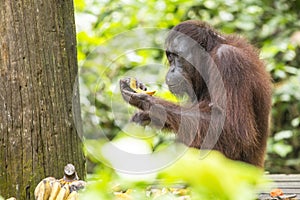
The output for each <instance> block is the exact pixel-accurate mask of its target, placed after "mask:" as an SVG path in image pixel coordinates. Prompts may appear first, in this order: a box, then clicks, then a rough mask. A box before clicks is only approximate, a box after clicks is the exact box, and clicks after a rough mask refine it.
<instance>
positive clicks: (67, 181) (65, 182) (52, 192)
mask: <svg viewBox="0 0 300 200" xmlns="http://www.w3.org/2000/svg"><path fill="white" fill-rule="evenodd" d="M85 185H86V182H85V181H82V180H79V178H78V176H77V173H76V171H75V167H74V166H73V165H72V164H67V165H66V166H65V169H64V177H63V178H61V179H55V178H54V177H47V178H44V179H43V180H42V181H41V182H40V183H39V184H38V185H37V186H36V188H35V190H34V196H35V199H36V200H78V190H80V189H83V188H84V187H85Z"/></svg>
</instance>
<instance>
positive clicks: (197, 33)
mask: <svg viewBox="0 0 300 200" xmlns="http://www.w3.org/2000/svg"><path fill="white" fill-rule="evenodd" d="M173 30H176V31H179V32H181V33H183V34H186V35H188V36H190V37H191V38H193V39H194V40H196V41H197V42H198V43H199V44H201V46H202V47H204V48H205V50H207V51H208V52H209V53H210V55H211V57H212V58H213V60H214V62H215V64H216V66H217V68H218V70H219V71H220V73H221V76H222V78H223V82H224V87H225V90H226V97H227V103H226V110H225V113H226V118H225V123H224V127H223V129H222V133H221V135H220V138H219V140H218V142H217V143H216V145H215V146H214V149H216V150H219V151H221V152H222V153H224V155H226V156H227V157H228V158H231V159H234V160H241V161H244V162H247V163H251V164H253V165H256V166H259V167H263V165H264V155H265V149H266V141H267V137H268V127H269V113H270V108H271V81H270V76H269V74H268V73H267V72H266V70H265V66H264V63H263V62H262V61H261V60H260V59H259V52H258V50H257V49H255V48H254V47H253V46H252V45H250V44H249V43H248V42H247V41H245V40H244V39H242V38H240V37H238V36H234V35H229V36H226V35H221V34H219V33H217V32H216V31H215V30H214V29H212V28H211V27H210V26H208V25H207V24H205V23H203V22H200V21H187V22H183V23H181V24H179V25H177V26H176V27H174V29H173ZM172 36H173V35H172V33H171V35H169V37H168V39H167V42H166V44H167V46H168V45H169V44H170V43H171V42H172V39H173V38H172ZM194 56H195V58H197V55H194ZM208 70H209V69H208ZM188 76H189V78H191V80H192V84H193V88H194V90H195V93H196V95H197V99H198V104H197V108H198V110H200V113H201V114H200V115H201V120H199V119H197V117H193V116H195V115H196V114H197V113H195V110H196V111H197V109H195V107H194V108H184V107H180V106H178V105H175V104H173V103H170V102H167V101H165V100H162V99H159V98H156V97H152V96H147V97H145V96H144V97H143V98H140V97H138V96H134V95H131V98H132V100H130V101H129V103H131V104H132V105H134V106H137V107H138V108H140V109H142V110H143V111H142V112H140V113H138V114H137V115H136V116H135V117H134V118H133V121H136V122H139V120H141V118H143V119H142V120H144V119H145V116H149V118H150V119H151V120H152V121H153V122H154V123H158V122H161V121H164V119H165V118H164V117H162V115H164V116H166V122H165V123H164V124H163V125H164V126H165V127H166V128H169V129H171V130H173V131H174V132H176V133H177V136H178V139H179V141H181V142H183V143H185V144H187V145H189V146H191V147H196V148H201V145H202V143H203V139H204V138H205V136H206V134H207V131H208V127H209V125H210V123H211V126H213V128H214V125H217V123H219V122H218V121H217V122H214V121H212V122H210V119H211V118H210V116H211V111H212V108H211V107H210V103H211V95H209V93H208V90H207V85H206V83H204V82H203V79H202V78H201V76H200V74H198V75H197V74H195V73H194V72H191V73H190V74H188ZM212 78H213V77H212ZM215 91H218V90H215ZM215 102H218V99H217V100H216V101H215ZM214 106H217V105H214ZM163 111H165V112H166V113H162V112H163ZM193 112H194V114H193ZM182 113H186V116H185V117H184V118H182V116H183V115H185V114H182ZM141 116H142V117H141ZM195 132H196V134H194V133H195Z"/></svg>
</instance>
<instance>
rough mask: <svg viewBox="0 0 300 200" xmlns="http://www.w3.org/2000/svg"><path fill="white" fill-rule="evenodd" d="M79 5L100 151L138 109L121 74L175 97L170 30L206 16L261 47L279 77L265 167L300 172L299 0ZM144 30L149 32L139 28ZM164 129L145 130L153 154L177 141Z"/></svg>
mask: <svg viewBox="0 0 300 200" xmlns="http://www.w3.org/2000/svg"><path fill="white" fill-rule="evenodd" d="M75 6H76V21H77V33H78V35H77V38H78V59H79V63H80V85H81V88H80V90H81V104H82V116H83V122H84V124H83V125H84V132H85V137H86V138H87V139H92V140H94V141H95V142H96V144H94V143H93V142H90V143H89V142H88V143H87V149H95V147H97V145H98V143H97V141H98V142H99V141H103V138H106V139H109V140H114V139H116V136H118V135H120V134H121V133H122V134H123V135H126V134H128V132H126V131H125V132H124V129H126V127H127V124H128V120H129V118H130V116H131V115H132V114H133V113H134V112H135V109H134V108H132V107H130V106H128V105H127V104H125V103H124V101H123V100H122V98H121V96H120V92H119V90H118V81H119V79H120V78H121V77H124V76H134V77H136V78H138V79H139V80H141V81H142V82H144V83H148V87H150V88H151V90H152V89H155V90H157V91H158V92H157V95H158V96H160V97H162V98H167V99H171V100H173V101H176V100H175V99H174V97H173V96H172V95H171V94H170V93H169V91H168V89H167V87H166V85H165V83H164V76H165V73H166V71H167V67H165V64H166V58H165V56H164V51H163V45H162V44H163V40H164V36H165V33H166V30H165V29H169V28H171V27H173V26H175V25H176V24H178V23H179V22H181V21H184V20H188V19H200V20H203V21H206V22H207V23H209V24H211V25H212V26H213V27H215V28H216V29H217V30H219V31H220V32H223V33H226V34H239V35H242V36H243V37H246V38H247V39H248V40H249V41H250V42H251V43H252V44H254V45H255V46H256V47H258V48H259V49H261V58H262V59H264V60H265V62H266V66H267V69H268V71H269V72H270V73H271V74H272V78H273V82H274V92H273V100H272V103H273V109H272V119H271V135H270V138H269V141H268V149H267V160H266V170H267V171H270V172H271V173H297V172H299V171H300V57H299V53H300V48H299V45H300V20H299V19H300V13H299V10H300V1H297V0H278V1H271V0H262V1H256V0H245V1H238V0H196V1H185V0H161V1H155V0H147V1H146V0H140V1H138V0H122V1H117V0H103V1H101V0H75ZM145 27H147V28H148V29H147V30H146V31H145V30H144V29H141V30H142V31H139V29H138V28H145ZM151 27H152V28H151ZM153 27H154V28H153ZM149 36H151V37H149ZM139 47H143V48H139ZM146 47H149V48H146ZM128 49H129V50H130V51H128ZM132 131H133V132H139V130H138V129H137V131H134V130H132ZM151 131H152V130H150V131H149V132H151ZM157 132H158V134H151V133H150V134H149V133H146V140H147V141H148V142H149V144H150V147H151V148H152V150H153V151H155V150H156V149H159V148H161V147H163V146H164V145H165V144H168V143H172V141H173V138H172V137H170V136H169V135H167V134H165V133H163V131H157ZM118 137H120V136H118ZM87 141H90V140H87ZM89 145H90V146H89ZM96 149H97V148H96ZM93 154H95V151H87V155H88V158H89V159H90V160H92V161H93V162H95V163H97V162H98V160H99V159H95V158H94V156H95V155H93ZM186 167H187V168H189V167H191V166H186ZM194 167H195V170H194V169H193V171H196V170H197V166H194ZM222 168H223V166H222V165H220V167H218V169H216V170H217V171H218V170H221V169H222ZM99 169H101V170H99ZM106 170H108V171H109V169H107V168H105V167H104V166H101V165H100V166H98V171H101V172H99V173H100V174H101V176H102V178H103V179H105V180H103V182H102V183H99V184H102V185H105V186H107V185H106V183H108V182H109V181H110V180H111V179H112V177H113V176H112V177H109V176H108V175H107V174H111V173H113V172H112V171H109V172H107V171H106ZM176 170H177V169H176ZM103 171H105V173H107V174H106V175H103V173H102V172H103ZM200 171H201V170H200ZM99 173H96V174H98V175H99ZM105 173H104V174H105ZM199 173H200V172H199ZM186 178H187V177H186ZM106 179H107V182H106ZM246 179H247V178H246ZM191 181H192V180H191ZM228 188H229V190H228V191H230V187H228ZM224 195H226V194H225V193H224ZM217 199H218V198H217ZM219 199H233V198H231V197H230V198H221V197H220V198H219Z"/></svg>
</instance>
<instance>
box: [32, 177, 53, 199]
mask: <svg viewBox="0 0 300 200" xmlns="http://www.w3.org/2000/svg"><path fill="white" fill-rule="evenodd" d="M54 180H55V178H53V177H47V178H44V179H43V180H42V181H41V182H39V184H38V185H37V186H36V188H35V190H34V197H35V199H36V200H47V199H48V197H49V196H50V192H51V183H52V181H54Z"/></svg>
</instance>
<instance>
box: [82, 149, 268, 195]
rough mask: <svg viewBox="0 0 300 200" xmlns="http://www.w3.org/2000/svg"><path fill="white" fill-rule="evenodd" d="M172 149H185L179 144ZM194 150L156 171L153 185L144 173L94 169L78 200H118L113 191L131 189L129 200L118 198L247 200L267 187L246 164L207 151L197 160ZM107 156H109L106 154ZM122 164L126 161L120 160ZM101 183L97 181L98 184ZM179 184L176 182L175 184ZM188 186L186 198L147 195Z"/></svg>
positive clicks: (259, 172)
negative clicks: (159, 189)
mask: <svg viewBox="0 0 300 200" xmlns="http://www.w3.org/2000/svg"><path fill="white" fill-rule="evenodd" d="M175 148H177V149H180V148H181V149H185V147H184V146H183V145H178V146H176V147H175ZM94 150H95V151H94V153H95V154H97V155H100V154H102V151H101V150H100V148H98V149H94ZM199 152H200V151H199V150H198V149H192V148H190V149H188V150H187V151H186V152H185V153H184V155H183V156H181V157H180V158H179V159H178V160H176V161H175V162H174V163H172V165H170V166H168V167H166V168H164V169H163V170H161V171H159V172H157V174H156V175H157V179H156V181H155V182H150V181H149V178H148V179H147V175H146V174H142V175H139V179H140V180H137V179H136V176H138V175H133V174H132V175H128V176H127V178H120V177H121V176H120V172H115V171H113V170H112V169H111V168H108V167H103V166H98V167H97V168H96V173H95V174H93V175H90V177H89V183H90V184H89V186H88V188H87V189H86V191H85V192H84V193H83V194H81V198H80V199H118V198H116V193H117V192H115V193H114V192H113V191H115V190H116V189H117V191H126V190H128V189H132V192H131V193H130V198H120V199H152V198H151V197H152V196H151V195H156V198H154V199H161V200H163V199H202V200H210V199H220V200H240V199H243V200H247V199H248V200H251V199H255V197H256V195H257V192H258V191H259V190H260V189H262V188H264V187H265V186H267V185H268V181H267V180H265V179H264V178H262V177H263V176H262V175H263V171H262V170H261V169H258V168H256V167H253V166H250V165H248V164H245V163H242V162H237V161H232V160H228V159H226V158H225V157H224V156H223V155H222V154H220V153H219V152H216V151H215V152H210V153H209V154H208V155H207V156H206V157H205V158H204V159H200V153H199ZM108 156H109V155H108ZM123 162H130V161H126V160H123ZM99 180H101V181H99ZM179 181H180V182H179ZM180 185H181V186H184V185H188V190H189V191H190V192H188V195H185V196H184V197H182V198H180V195H178V194H171V193H162V194H150V193H147V192H146V190H147V191H149V190H150V189H149V188H151V187H156V188H160V187H162V188H164V189H167V188H172V187H173V188H174V187H178V186H180Z"/></svg>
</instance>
